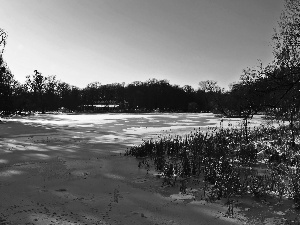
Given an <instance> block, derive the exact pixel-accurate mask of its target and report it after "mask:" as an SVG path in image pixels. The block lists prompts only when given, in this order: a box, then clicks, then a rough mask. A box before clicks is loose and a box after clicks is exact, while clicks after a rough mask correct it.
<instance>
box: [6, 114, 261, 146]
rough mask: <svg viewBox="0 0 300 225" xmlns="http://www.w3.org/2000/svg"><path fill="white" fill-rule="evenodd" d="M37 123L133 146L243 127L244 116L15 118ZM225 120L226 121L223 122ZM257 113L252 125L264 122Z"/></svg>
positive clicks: (108, 115) (104, 140)
mask: <svg viewBox="0 0 300 225" xmlns="http://www.w3.org/2000/svg"><path fill="white" fill-rule="evenodd" d="M11 120H13V121H19V122H22V123H25V124H30V125H33V126H42V127H46V128H58V129H62V130H66V131H68V130H70V131H72V132H74V131H75V132H76V134H77V135H78V137H81V138H82V137H84V136H86V137H88V138H92V139H93V141H95V142H104V143H120V144H125V145H132V144H136V143H140V142H141V140H142V139H148V138H156V137H158V136H160V135H168V134H172V135H174V134H188V133H190V132H191V131H194V130H195V129H199V128H200V130H203V131H205V130H206V129H207V128H208V127H220V126H223V127H227V126H228V125H229V124H232V125H233V126H240V125H239V124H240V122H241V119H238V118H230V119H229V118H218V117H216V116H215V115H214V114H212V113H162V114H157V113H149V114H125V113H124V114H44V115H42V114H39V115H35V116H29V117H15V118H13V119H11ZM221 120H222V121H223V122H221ZM263 122H264V121H263V119H262V118H261V116H255V117H254V118H253V119H252V120H251V122H250V126H252V127H253V126H258V125H259V124H261V123H263Z"/></svg>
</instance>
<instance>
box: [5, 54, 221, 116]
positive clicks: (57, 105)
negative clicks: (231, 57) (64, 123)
mask: <svg viewBox="0 0 300 225" xmlns="http://www.w3.org/2000/svg"><path fill="white" fill-rule="evenodd" d="M0 60H1V61H0V62H1V71H0V85H1V86H0V87H1V92H0V93H1V95H0V100H1V106H0V107H1V108H0V111H1V112H2V114H6V115H8V114H13V113H25V112H42V113H45V112H47V111H48V112H49V111H57V110H61V109H62V108H64V109H65V110H67V111H79V112H80V111H90V112H91V111H94V112H99V110H100V109H99V108H97V107H95V106H97V105H102V106H109V105H117V106H118V107H117V108H114V109H115V111H118V112H120V111H122V112H136V111H137V112H151V111H154V110H156V111H160V112H208V111H212V110H214V107H215V106H216V103H215V99H217V98H216V96H217V95H220V94H221V89H220V88H218V90H217V91H216V90H210V89H207V88H206V87H205V88H201V87H199V89H198V90H195V89H193V88H192V87H191V86H188V85H185V86H183V87H180V86H178V85H172V84H170V83H169V82H168V81H167V80H157V79H149V80H147V81H145V82H141V81H135V82H133V83H130V84H128V85H125V83H113V84H105V85H101V84H100V83H99V82H94V83H90V84H88V85H87V86H86V87H85V88H78V87H75V86H72V85H70V84H67V83H65V82H62V81H60V80H58V79H57V78H56V76H43V74H42V73H40V72H39V71H37V70H35V71H34V73H33V74H32V75H28V76H27V77H26V81H25V82H24V83H23V84H21V83H20V82H18V81H16V80H15V79H14V76H13V75H12V73H11V72H10V70H9V68H8V67H7V65H6V64H5V63H4V61H3V58H2V57H0ZM200 83H202V84H204V83H214V82H212V81H206V82H200ZM215 85H216V84H215ZM106 109H107V110H108V107H107V108H105V107H104V108H101V110H102V111H106Z"/></svg>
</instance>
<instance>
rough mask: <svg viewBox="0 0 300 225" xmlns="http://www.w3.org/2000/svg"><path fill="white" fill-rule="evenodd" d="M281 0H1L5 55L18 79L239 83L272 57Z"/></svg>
mask: <svg viewBox="0 0 300 225" xmlns="http://www.w3.org/2000/svg"><path fill="white" fill-rule="evenodd" d="M282 8H283V0H26V1H25V0H0V28H2V29H4V30H5V31H6V32H7V33H8V37H7V45H6V47H5V50H4V54H3V57H4V60H5V61H6V62H7V64H8V66H9V68H10V70H11V71H12V73H13V74H14V76H15V79H17V80H18V81H20V82H24V81H25V77H26V76H27V75H31V74H33V73H34V72H33V71H34V70H38V71H39V72H41V73H42V74H43V75H44V76H48V75H56V76H57V79H59V80H61V81H64V82H66V83H69V84H71V85H75V86H77V87H80V88H84V87H86V86H87V84H89V83H92V82H100V83H101V84H110V83H122V82H125V83H126V84H129V83H131V82H133V81H146V80H148V79H150V78H156V79H159V80H160V79H166V80H168V81H169V82H170V83H171V84H177V85H180V86H184V85H191V86H192V87H194V88H198V83H199V82H200V81H205V80H215V81H217V82H218V84H219V85H220V86H221V87H224V88H226V87H228V85H229V84H230V83H232V82H235V81H238V79H239V77H240V75H241V74H242V71H243V69H246V68H247V67H255V66H258V65H259V61H258V60H261V61H262V63H263V65H267V64H268V63H269V62H271V61H272V58H273V56H272V47H271V43H272V40H271V37H272V34H273V33H274V30H273V29H274V28H275V27H276V25H277V21H278V20H279V18H280V13H281V11H282Z"/></svg>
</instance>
